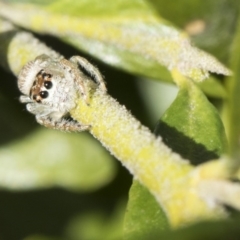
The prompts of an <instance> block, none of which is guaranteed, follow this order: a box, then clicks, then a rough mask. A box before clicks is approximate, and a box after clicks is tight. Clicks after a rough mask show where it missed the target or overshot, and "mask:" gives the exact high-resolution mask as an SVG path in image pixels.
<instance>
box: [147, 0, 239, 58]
mask: <svg viewBox="0 0 240 240" xmlns="http://www.w3.org/2000/svg"><path fill="white" fill-rule="evenodd" d="M148 1H149V2H150V3H151V4H152V6H153V8H154V9H156V10H157V12H158V13H159V14H160V15H161V16H162V17H164V18H166V19H168V20H170V21H171V22H172V23H174V24H175V25H176V26H178V27H180V28H181V29H185V30H186V31H187V32H188V33H189V34H190V36H191V38H192V40H193V42H194V44H196V45H197V46H198V47H200V48H203V49H204V50H206V51H208V52H210V53H211V54H213V55H214V56H216V57H217V58H219V59H220V60H221V61H223V62H224V63H228V60H229V51H231V43H232V41H233V38H234V32H235V29H236V24H237V21H236V19H237V17H238V12H239V10H238V9H239V2H238V1H236V0H228V1H226V0H218V1H216V0H208V1H202V0H191V1H189V0H181V1H177V2H176V1H171V2H169V1H168V2H167V4H166V0H158V1H155V0H148Z"/></svg>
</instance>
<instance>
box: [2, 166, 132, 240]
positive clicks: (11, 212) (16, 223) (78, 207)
mask: <svg viewBox="0 0 240 240" xmlns="http://www.w3.org/2000/svg"><path fill="white" fill-rule="evenodd" d="M119 165H120V164H119ZM130 184H131V176H130V174H129V173H128V172H127V171H126V170H125V169H124V168H122V167H121V168H119V172H118V175H117V177H116V178H115V180H114V181H113V182H112V183H111V184H109V185H108V186H106V187H104V188H103V189H100V190H98V191H95V192H93V193H81V192H71V191H66V190H63V189H59V188H54V189H49V190H35V191H21V192H11V191H7V190H6V191H5V190H2V191H0V226H1V228H0V229H1V230H0V239H1V240H2V239H3V240H19V239H24V238H25V237H27V236H30V235H33V234H40V235H45V236H54V237H55V238H56V237H60V238H62V239H66V238H65V237H66V236H64V234H65V231H66V227H67V226H68V224H69V222H70V221H71V220H72V219H73V218H74V217H77V216H82V215H85V214H87V213H88V212H91V213H92V212H101V213H103V214H105V216H106V217H108V216H109V217H111V215H112V214H113V211H114V210H115V208H116V207H117V206H118V205H119V201H120V202H121V201H126V199H127V197H126V194H127V192H128V189H129V185H130Z"/></svg>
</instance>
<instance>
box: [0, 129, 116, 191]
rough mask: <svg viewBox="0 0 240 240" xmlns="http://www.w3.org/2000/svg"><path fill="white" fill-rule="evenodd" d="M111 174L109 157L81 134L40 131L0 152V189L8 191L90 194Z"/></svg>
mask: <svg viewBox="0 0 240 240" xmlns="http://www.w3.org/2000/svg"><path fill="white" fill-rule="evenodd" d="M115 174H116V169H115V165H114V162H113V161H112V159H111V157H110V156H109V154H108V153H107V152H106V151H105V150H104V149H103V148H102V147H101V146H100V145H99V144H98V143H97V142H96V141H95V140H94V139H93V138H90V136H88V135H87V134H84V133H81V134H66V133H61V132H58V131H51V130H49V129H41V130H39V131H35V132H34V133H32V134H31V135H29V136H27V137H25V138H24V139H21V140H20V141H16V142H15V143H9V144H8V145H5V146H3V147H1V148H0V186H1V187H4V188H8V189H15V190H20V189H22V190H24V189H25V190H26V189H32V188H49V187H52V186H61V187H65V188H69V189H72V190H84V191H92V190H95V189H98V188H100V187H102V186H103V185H105V184H107V183H109V182H110V181H111V180H112V179H113V177H114V176H115Z"/></svg>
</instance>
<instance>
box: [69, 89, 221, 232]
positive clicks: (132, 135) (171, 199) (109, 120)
mask: <svg viewBox="0 0 240 240" xmlns="http://www.w3.org/2000/svg"><path fill="white" fill-rule="evenodd" d="M71 116H72V117H73V118H74V119H75V120H77V121H78V122H80V123H81V124H85V125H91V130H90V132H91V133H92V134H93V136H94V137H96V138H97V139H98V140H99V141H100V142H101V143H102V144H103V145H104V146H105V147H106V148H107V149H108V150H109V151H110V152H111V153H112V154H113V155H114V156H115V157H116V158H117V159H119V160H120V161H121V163H122V164H123V165H124V166H125V167H126V168H127V169H128V170H129V171H130V172H131V173H132V174H133V176H134V178H136V179H137V180H139V181H140V182H141V183H142V184H143V185H145V186H146V187H147V188H148V189H149V190H150V192H151V193H152V194H153V195H154V196H155V197H156V199H157V200H158V201H159V202H160V204H161V206H162V207H163V209H164V210H165V212H166V214H167V216H168V219H169V222H170V223H171V224H172V226H174V227H177V226H180V225H184V224H186V223H187V222H193V221H196V220H200V219H206V218H218V217H219V215H222V214H223V211H222V209H221V208H220V207H217V206H215V207H209V206H208V205H207V203H206V202H205V201H204V200H203V199H201V198H200V197H199V195H198V193H197V191H196V192H194V191H195V190H196V186H195V185H194V183H193V182H194V181H193V180H192V179H194V177H193V176H191V172H192V170H193V167H192V166H191V165H190V163H189V162H188V161H187V160H185V159H182V158H181V157H180V156H179V155H178V154H176V153H173V152H172V151H171V150H170V149H169V148H168V147H167V146H166V145H165V144H164V143H163V142H162V140H161V138H159V137H158V138H156V137H155V136H154V135H153V134H152V133H151V132H150V131H149V130H148V129H147V128H146V127H144V126H142V125H141V124H140V123H139V122H138V121H137V120H136V119H135V118H134V117H133V116H132V115H131V114H130V113H129V112H128V111H127V110H126V108H125V107H124V106H121V105H120V104H119V103H118V102H117V101H116V100H114V99H113V98H112V97H110V96H109V95H107V94H105V93H103V92H101V91H100V90H96V91H95V92H93V94H92V97H91V100H90V104H89V105H87V104H86V103H85V102H84V100H83V99H79V100H78V105H77V107H76V108H75V109H73V110H72V111H71ZM194 188H195V190H194ZM186 206H188V207H186Z"/></svg>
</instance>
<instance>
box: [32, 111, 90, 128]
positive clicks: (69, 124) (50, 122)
mask: <svg viewBox="0 0 240 240" xmlns="http://www.w3.org/2000/svg"><path fill="white" fill-rule="evenodd" d="M36 120H37V122H38V123H39V124H41V125H43V126H45V127H47V128H51V129H56V130H60V131H64V132H82V131H85V130H88V129H89V128H90V126H89V125H81V124H79V123H78V122H75V121H73V120H67V119H65V118H61V119H58V120H54V119H52V118H50V117H49V116H39V115H37V116H36Z"/></svg>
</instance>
